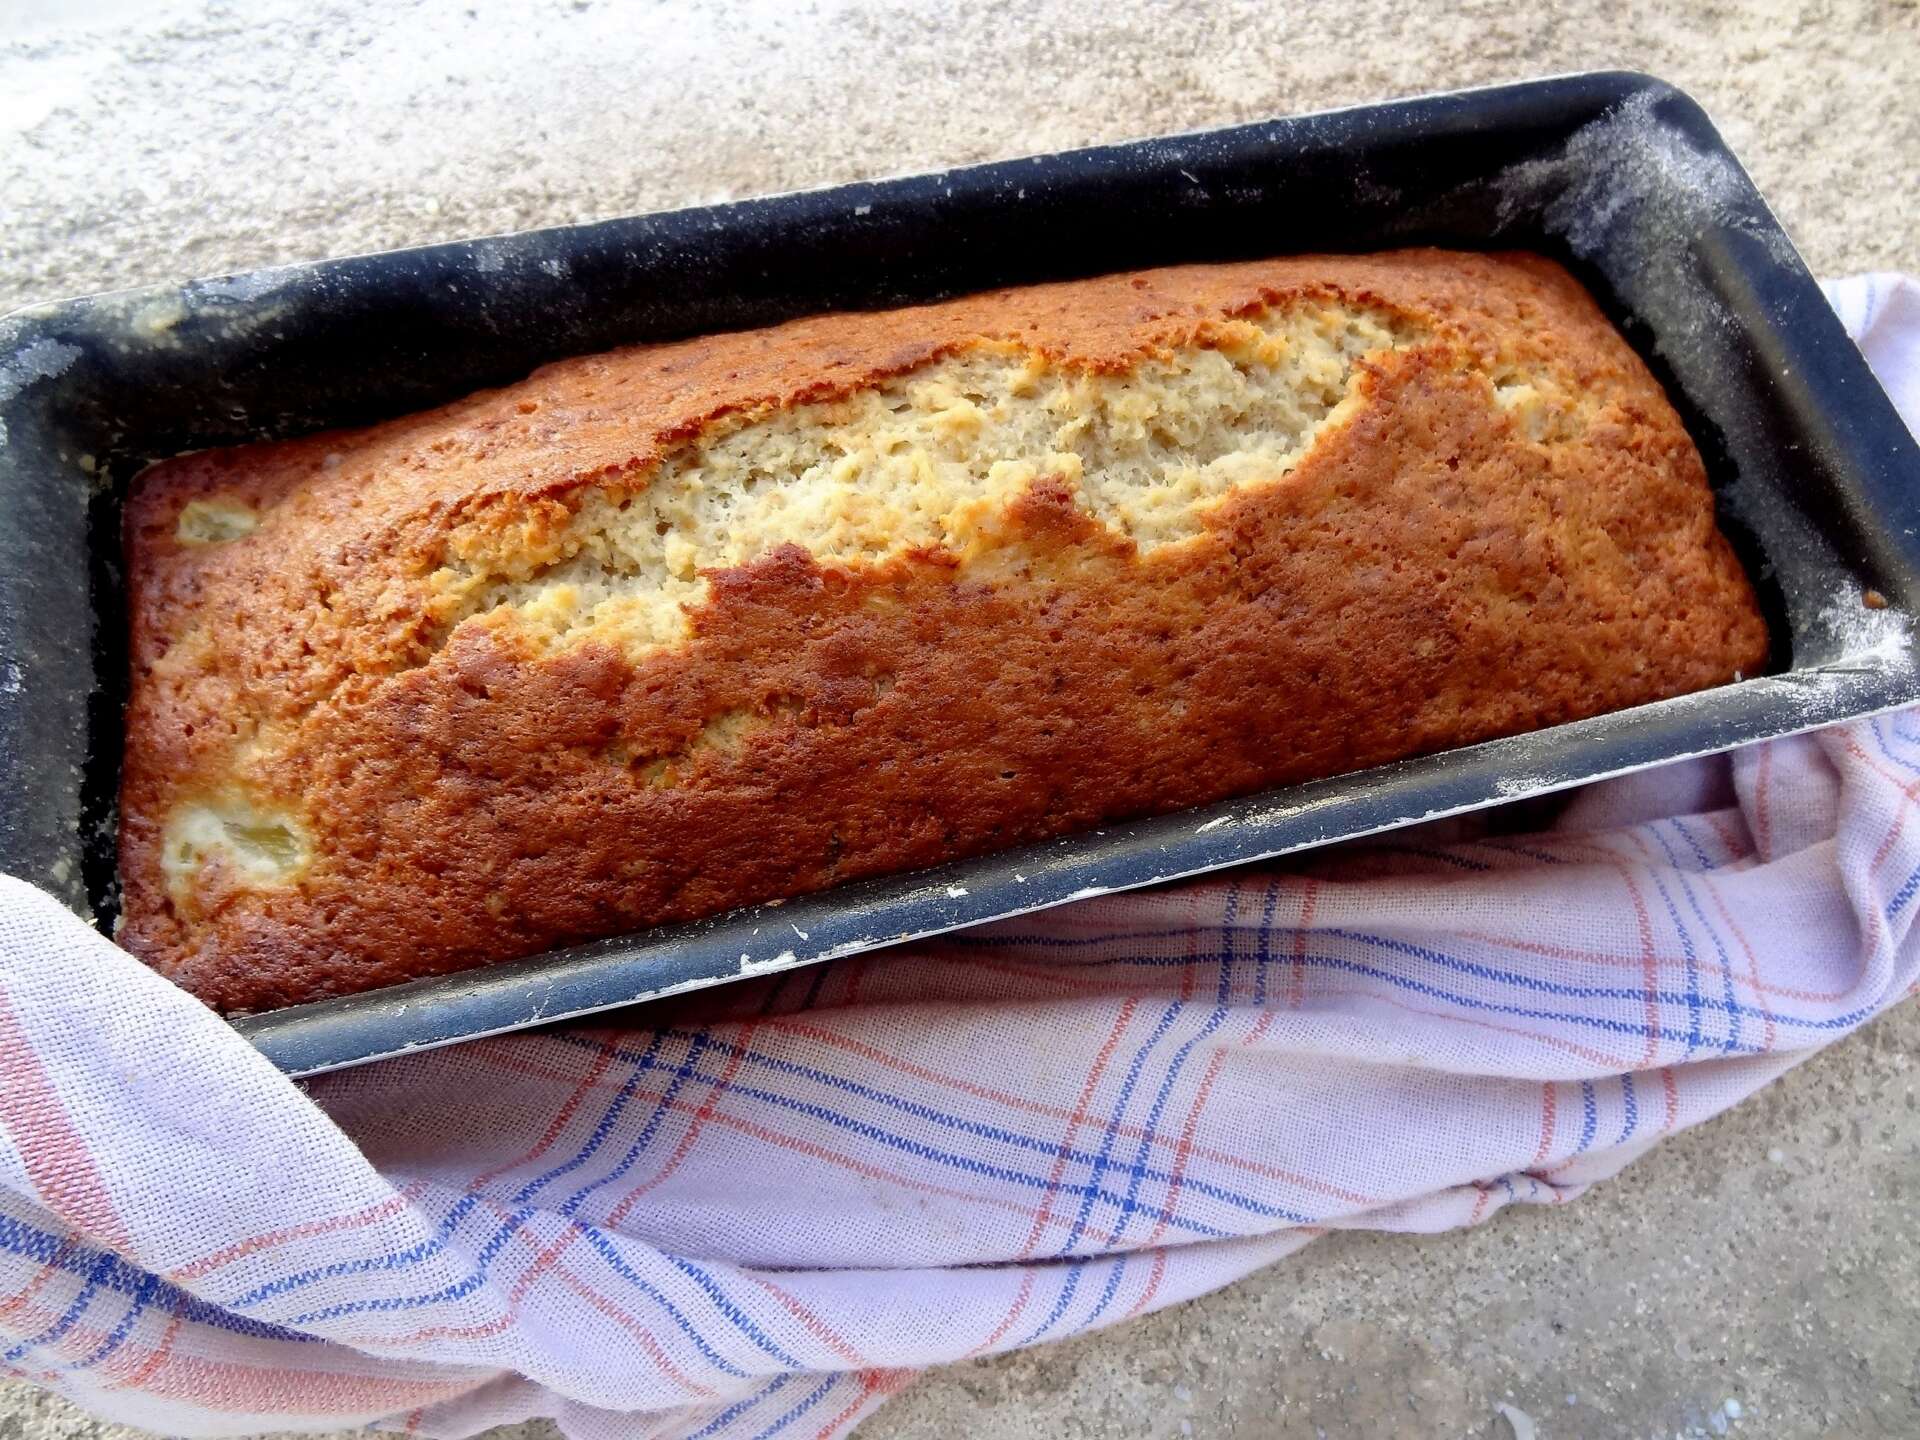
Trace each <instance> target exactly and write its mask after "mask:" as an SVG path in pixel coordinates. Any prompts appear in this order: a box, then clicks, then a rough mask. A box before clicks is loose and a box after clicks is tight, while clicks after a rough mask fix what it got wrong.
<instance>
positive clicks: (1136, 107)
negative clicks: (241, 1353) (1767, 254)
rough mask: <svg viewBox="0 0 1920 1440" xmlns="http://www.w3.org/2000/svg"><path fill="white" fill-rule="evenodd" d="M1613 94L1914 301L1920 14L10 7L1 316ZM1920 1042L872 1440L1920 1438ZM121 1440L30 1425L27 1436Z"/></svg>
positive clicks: (5, 7) (1067, 1361) (21, 1435)
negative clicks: (1106, 154)
mask: <svg viewBox="0 0 1920 1440" xmlns="http://www.w3.org/2000/svg"><path fill="white" fill-rule="evenodd" d="M1594 66H1629V67H1634V68H1640V69H1646V70H1651V71H1653V72H1655V73H1657V74H1659V75H1661V76H1663V77H1665V78H1666V79H1669V80H1672V81H1675V82H1677V83H1679V84H1681V85H1683V86H1684V87H1686V88H1688V89H1689V90H1691V91H1692V92H1693V93H1694V94H1695V95H1696V96H1697V97H1699V98H1700V99H1701V100H1702V101H1704V102H1705V103H1706V105H1707V106H1708V108H1709V109H1710V110H1711V111H1712V112H1713V113H1714V115H1715V117H1716V118H1717V120H1718V121H1719V123H1720V125H1721V127H1722V128H1723V130H1724V131H1725V132H1726V134H1727V135H1728V137H1729V139H1730V140H1731V141H1732V143H1733V145H1734V146H1735V148H1736V149H1737V150H1738V151H1739V153H1740V154H1741V155H1742V156H1743V157H1744V158H1745V160H1746V162H1747V164H1748V166H1749V168H1750V169H1751V170H1752V172H1753V173H1754V176H1755V178H1756V179H1757V180H1758V181H1759V183H1760V186H1761V188H1762V189H1763V190H1764V191H1765V192H1766V193H1767V194H1768V195H1769V196H1770V197H1771V198H1772V200H1773V202H1774V204H1775V206H1776V208H1777V209H1778V210H1779V212H1780V214H1781V217H1782V218H1783V220H1784V221H1785V222H1786V225H1787V227H1788V229H1789V231H1791V232H1792V233H1793V234H1794V235H1795V236H1796V238H1797V239H1798V240H1799V242H1800V244H1801V247H1802V249H1803V251H1804V253H1805V254H1806V256H1807V258H1808V260H1809V262H1810V263H1811V264H1812V265H1813V266H1814V268H1815V269H1816V270H1819V271H1823V272H1827V273H1833V272H1839V271H1845V270H1854V269H1864V268H1882V267H1886V268H1896V267H1904V268H1909V269H1920V230H1917V227H1916V225H1915V209H1916V199H1917V198H1920V193H1917V187H1916V183H1915V182H1916V177H1920V101H1916V99H1915V98H1914V92H1913V90H1912V80H1911V77H1912V76H1914V75H1916V74H1920V7H1917V6H1916V4H1915V3H1914V0H1831V3H1821V0H1808V3H1792V0H1764V3H1754V4H1747V5H1735V4H1690V5H1674V6H1664V5H1654V4H1642V3H1626V4H1619V3H1614V0H1577V3H1569V4H1563V5H1552V4H1540V5H1513V4H1510V3H1497V4H1490V3H1471V4H1467V5H1464V6H1455V7H1445V8H1444V9H1443V7H1438V6H1433V7H1427V6H1418V5H1416V4H1414V3H1392V0H1344V3H1338V4H1335V3H1328V0H1292V3H1288V4H1285V5H1264V4H1219V5H1200V4H1195V5H1178V4H1169V5H1164V6H1163V5H1159V4H1155V3H1153V0H1108V3H1106V4H1102V5H1098V6H1091V5H1089V6H1086V7H1081V6H1076V5H1072V4H1068V3H1065V0H1006V3H1002V4H998V5H995V6H992V7H967V8H965V9H961V8H959V7H951V8H949V7H940V8H934V7H912V6H905V5H896V4H886V3H880V0H799V3H796V4H787V3H783V0H739V3H727V4H721V3H713V0H706V3H701V4H697V5H693V6H683V7H677V8H674V7H667V6H663V5H657V4H632V5H625V4H623V5H615V4H612V3H609V0H549V3H538V4H526V5H507V4H503V3H500V0H423V3H416V4H395V3H388V0H260V3H257V4H253V5H249V6H246V7H244V8H242V7H238V6H235V7H228V6H218V5H215V6H205V5H200V4H187V3H177V0H145V3H143V0H0V196H4V197H5V199H4V201H0V213H4V217H5V219H4V224H3V225H0V308H4V307H7V306H11V305H13V304H17V303H23V302H26V301H30V300H40V299H50V298H53V297H55V296H58V295H62V294H69V293H74V292H78V291H85V290H93V289H100V288H106V287H111V286H122V285H130V284H136V283H141V282H145V281H154V280H167V279H181V278H185V277H187V276H190V275H197V274H206V273H214V272H218V271H222V270H229V269H235V268H242V267H246V266H250V265H255V264H259V263H263V262H268V261H277V260H289V259H300V258H311V257H318V256H323V255H329V254H337V253H343V252H349V251H357V250H367V249H373V248H379V247H384V246H391V245H402V244H408V243H412V242H416V241H423V240H432V239H445V238H451V237H456V236H464V235H470V234H476V233H484V232H489V231H499V230H507V229H515V228H521V227H525V226H531V225H538V224H551V223H555V222H561V221H568V220H574V219H583V218H590V217H595V216H602V215H613V214H621V213H627V212H631V211H636V210H645V209H651V208H657V207H660V206H666V205H673V204H680V203H686V202H691V201H702V200H711V199H715V198H720V197H724V196H730V195H744V194H751V193H756V192H764V191H769V190H778V189H787V188H793V187H797V186H806V185H813V184H820V183H825V182H828V181H833V180H841V179H853V178H858V177H863V176H875V175H884V174H889V173H897V172H901V171H907V170H913V169H918V168H924V167H928V166H934V165H940V164H948V163H956V162H964V161H970V160H978V159H985V158H991V157H995V156H1005V155H1015V154H1021V153H1026V152H1030V151H1035V150H1045V149H1054V148H1058V147H1061V146H1066V145H1073V144H1081V143H1086V142H1090V141H1098V140H1106V139H1115V138H1121V137H1125V136H1130V135H1139V134H1146V133H1151V132H1155V131H1161V130H1171V129H1180V128H1187V127H1191V126H1196V125H1207V124H1217V123H1224V122H1228V121H1233V120H1238V119H1244V118H1251V117H1255V116H1261V115H1267V114H1273V113H1280V112H1286V111H1294V110H1302V109H1309V108H1314V107H1318V106H1325V105H1335V104H1343V103H1348V102H1353V101H1361V100H1369V99H1375V98H1380V97H1385V96H1390V95H1395V94H1405V93H1410V92H1415V91H1420V90H1431V89H1440V88H1448V87H1452V86H1458V85H1469V84H1484V83H1489V82H1493V81H1498V80H1504V79H1515V78H1520V77H1524V76H1529V75H1536V74H1542V73H1549V72H1553V71H1562V70H1571V69H1579V68H1587V67H1594ZM1916 1045H1920V1011H1916V1009H1915V1007H1912V1006H1909V1007H1906V1008H1905V1009H1903V1010H1901V1011H1899V1012H1897V1013H1895V1014H1894V1015H1892V1016H1890V1017H1888V1018H1887V1019H1884V1020H1882V1021H1881V1022H1880V1023H1878V1024H1877V1025H1875V1026H1873V1027H1871V1028H1870V1029H1868V1030H1867V1031H1866V1032H1864V1033H1863V1034H1861V1035H1859V1036H1857V1037H1856V1038H1854V1039H1851V1040H1849V1041H1847V1042H1846V1043H1844V1044H1842V1045H1840V1046H1838V1047H1836V1049H1835V1050H1833V1051H1831V1052H1829V1053H1827V1054H1826V1055H1823V1056H1821V1057H1820V1058H1818V1059H1817V1060H1815V1061H1813V1062H1812V1063H1810V1064H1808V1065H1807V1066H1805V1067H1804V1068H1803V1069H1802V1070H1800V1071H1799V1072H1797V1073H1795V1074H1794V1075H1792V1076H1790V1077H1788V1078H1787V1079H1786V1080H1785V1081H1784V1082H1782V1083H1781V1084H1779V1085H1777V1086H1776V1087H1774V1088H1773V1089H1772V1090H1771V1091H1769V1092H1767V1093H1765V1094H1764V1095H1762V1096H1761V1097H1760V1098H1758V1099H1757V1100H1755V1101H1754V1102H1752V1103H1750V1104H1748V1105H1747V1106H1745V1107H1743V1108H1742V1109H1740V1110H1739V1111H1737V1112H1735V1113H1733V1114H1731V1115H1729V1116H1726V1117H1724V1118H1723V1119H1721V1120H1720V1121H1718V1122H1716V1123H1715V1124H1712V1125H1710V1126H1707V1127H1705V1128H1704V1129H1703V1130H1701V1131H1698V1132H1695V1133H1693V1134H1691V1135H1687V1136H1683V1137H1681V1138H1679V1139H1678V1140H1675V1141H1673V1142H1671V1143H1669V1144H1668V1145H1667V1146H1665V1147H1664V1148H1663V1149H1661V1150H1659V1151H1657V1152H1655V1154H1653V1155H1652V1156H1651V1157H1650V1158H1649V1159H1647V1160H1645V1161H1643V1162H1642V1163H1641V1164H1640V1165H1639V1166H1637V1167H1636V1168H1635V1169H1633V1170H1632V1171H1630V1172H1629V1173H1628V1174H1627V1175H1626V1176H1624V1177H1622V1178H1621V1179H1620V1180H1618V1181H1616V1182H1614V1183H1613V1184H1611V1185H1609V1186H1605V1187H1602V1188H1601V1189H1600V1190H1599V1191H1598V1192H1596V1193H1595V1194H1594V1195H1592V1196H1590V1197H1588V1198H1586V1199H1584V1200H1582V1201H1580V1202H1579V1203H1578V1204H1577V1205H1575V1206H1573V1207H1572V1208H1570V1209H1568V1210H1564V1211H1555V1212H1542V1211H1534V1210H1521V1211H1514V1212H1508V1213H1506V1214H1503V1215H1502V1216H1500V1217H1499V1218H1498V1219H1497V1220H1496V1221H1495V1222H1494V1223H1492V1224H1490V1225H1488V1226H1486V1227H1484V1228H1482V1229H1481V1230H1478V1231H1475V1232H1471V1233H1467V1234H1454V1235H1446V1236H1439V1237H1433V1238H1426V1239H1412V1238H1384V1237H1375V1236H1344V1237H1337V1238H1334V1239H1331V1240H1326V1241H1323V1242H1321V1243H1320V1244H1319V1245H1317V1246H1315V1247H1313V1248H1312V1249H1310V1250H1308V1251H1307V1252H1306V1253H1305V1255H1304V1256H1302V1257H1300V1258H1298V1259H1296V1260H1294V1261H1291V1262H1288V1263H1286V1264H1284V1265H1281V1266H1279V1267H1277V1268H1275V1269H1273V1270H1270V1271H1268V1272H1266V1273H1264V1274H1262V1275H1258V1276H1255V1277H1253V1278H1252V1279H1249V1280H1247V1281H1245V1282H1243V1283H1241V1284H1239V1285H1237V1286H1234V1287H1233V1288H1231V1289H1229V1290H1227V1291H1224V1292H1222V1293H1220V1294H1217V1295H1214V1296H1211V1297H1209V1298H1207V1299H1204V1300H1200V1301H1197V1302H1195V1303H1193V1304H1190V1305H1187V1306H1184V1307H1181V1308H1179V1309H1176V1310H1173V1311H1170V1312H1167V1313H1165V1314H1162V1315H1158V1316H1153V1317H1149V1318H1147V1319H1144V1320H1140V1321H1137V1322H1135V1323H1133V1324H1131V1325H1129V1326H1127V1327H1124V1328H1122V1329H1120V1330H1117V1331H1113V1332H1109V1333H1107V1334H1103V1335H1097V1336H1093V1337H1090V1338H1087V1339H1083V1340H1079V1341H1075V1342H1072V1343H1069V1344H1065V1345H1061V1346H1057V1347H1054V1348H1051V1349H1045V1350H1041V1351H1037V1352H1033V1353H1030V1354H1026V1355H1019V1356H1013V1357H1008V1358H1002V1359H999V1360H993V1361H987V1362H982V1363H978V1364H972V1365H967V1366H962V1367H957V1368H954V1369H951V1370H947V1371H944V1372H942V1373H939V1374H936V1375H933V1376H930V1377H928V1378H926V1379H925V1380H923V1381H922V1382H920V1383H919V1384H918V1385H917V1386H916V1387H915V1388H914V1389H912V1390H911V1391H909V1392H908V1394H907V1395H906V1396H904V1397H903V1398H902V1399H900V1400H899V1401H897V1402H895V1403H894V1404H893V1405H892V1406H891V1407H890V1408H889V1409H887V1410H884V1411H882V1412H881V1413H880V1414H879V1416H878V1417H876V1418H875V1419H874V1420H873V1421H871V1422H870V1423H869V1424H868V1425H867V1426H866V1428H865V1433H864V1437H863V1440H921V1437H933V1436H946V1435H950V1434H954V1433H965V1434H967V1435H969V1436H973V1437H979V1440H990V1437H997V1436H1012V1435H1031V1434H1048V1435H1062V1436H1082V1435H1085V1436H1094V1435H1098V1436H1147V1435H1155V1436H1160V1435H1165V1436H1174V1435H1182V1436H1184V1435H1186V1434H1189V1433H1191V1434H1194V1435H1203V1436H1204V1435H1225V1436H1279V1437H1291V1436H1299V1437H1314V1440H1317V1437H1335V1440H1337V1437H1345V1436H1368V1437H1371V1436H1392V1435H1408V1436H1414V1435H1418V1436H1430V1435H1488V1436H1492V1435H1505V1434H1507V1433H1509V1429H1508V1427H1509V1422H1508V1421H1507V1420H1504V1419H1497V1418H1496V1409H1497V1407H1498V1406H1500V1405H1503V1404H1504V1405H1509V1406H1513V1407H1515V1408H1516V1409H1517V1410H1518V1411H1519V1412H1522V1413H1523V1415H1524V1416H1527V1417H1531V1419H1532V1421H1533V1422H1534V1423H1535V1425H1536V1427H1537V1433H1538V1434H1539V1435H1540V1436H1542V1437H1549V1440H1562V1437H1571V1436H1593V1437H1601V1436H1607V1437H1611V1436H1649V1435H1654V1436H1670V1435H1675V1434H1684V1433H1693V1434H1701V1435H1710V1434H1716V1433H1722V1432H1730V1433H1734V1434H1751V1435H1766V1436H1769V1437H1799V1436H1856V1435H1858V1436H1879V1435H1887V1436H1896V1435H1917V1434H1920V1361H1917V1360H1916V1355H1920V1343H1917V1342H1920V1311H1917V1310H1916V1305H1917V1304H1920V1301H1917V1300H1916V1297H1917V1296H1920V1258H1916V1257H1917V1256H1920V1246H1916V1243H1915V1242H1916V1240H1920V1212H1917V1211H1916V1208H1915V1197H1916V1191H1920V1113H1917V1112H1916V1100H1915V1089H1914V1087H1915V1073H1914V1071H1913V1070H1912V1069H1911V1068H1910V1066H1909V1056H1910V1055H1911V1054H1912V1053H1913V1051H1914V1049H1915V1047H1916ZM1676 1236H1682V1237H1684V1236H1693V1237H1696V1238H1695V1239H1693V1240H1692V1241H1679V1242H1676V1241H1675V1239H1674V1237H1676ZM1729 1400H1731V1401H1732V1402H1734V1404H1733V1406H1731V1407H1730V1406H1728V1404H1727V1403H1726V1402H1728V1401H1729ZM529 1428H531V1429H535V1430H537V1427H529ZM107 1434H108V1431H107V1429H106V1427H99V1426H95V1425H93V1424H92V1423H91V1422H89V1421H87V1420H86V1419H85V1417H84V1416H81V1415H80V1414H79V1413H78V1412H76V1411H74V1410H72V1409H71V1408H70V1407H67V1406H64V1405H62V1404H60V1403H59V1402H56V1401H53V1400H51V1399H50V1398H49V1397H46V1396H43V1395H39V1394H37V1393H35V1392H31V1391H28V1390H25V1389H24V1388H21V1387H17V1386H14V1387H0V1440H40V1437H52V1436H62V1437H68V1436H71V1437H86V1440H96V1437H98V1440H106V1436H107Z"/></svg>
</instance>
